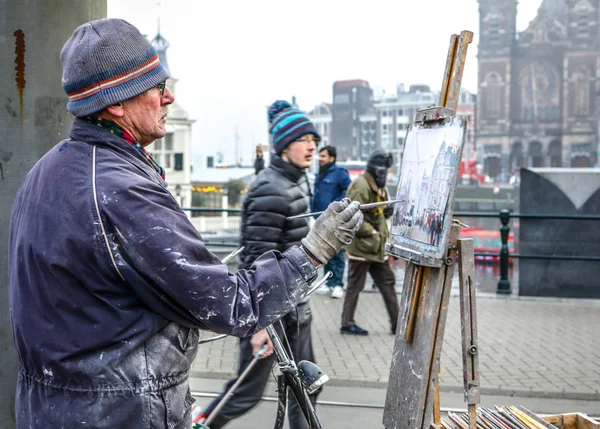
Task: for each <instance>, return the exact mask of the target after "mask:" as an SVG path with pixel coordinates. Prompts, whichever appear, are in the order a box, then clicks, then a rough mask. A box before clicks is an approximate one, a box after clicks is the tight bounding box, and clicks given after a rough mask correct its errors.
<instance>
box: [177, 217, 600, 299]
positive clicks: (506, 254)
mask: <svg viewBox="0 0 600 429" xmlns="http://www.w3.org/2000/svg"><path fill="white" fill-rule="evenodd" d="M183 210H185V211H189V212H192V213H193V212H197V213H227V214H235V215H238V216H239V215H240V214H241V210H240V209H217V208H198V207H194V208H184V209H183ZM454 217H462V218H499V219H500V238H501V241H502V246H501V248H500V251H499V253H498V254H496V253H489V252H475V256H483V257H489V256H499V258H500V280H499V281H498V287H497V289H496V293H498V294H510V293H511V292H512V290H511V286H510V280H509V279H508V267H509V260H510V258H515V259H546V260H563V261H592V262H598V261H600V256H593V255H578V256H573V255H539V254H529V253H525V254H523V253H510V250H509V248H508V236H509V233H510V226H509V222H510V220H511V219H540V220H542V219H544V220H547V219H555V220H576V221H582V220H593V221H599V220H600V215H565V214H540V213H513V212H511V211H510V210H507V209H503V210H500V212H469V211H457V212H454ZM205 243H206V244H207V245H209V246H214V247H235V246H238V245H239V243H237V242H227V241H223V240H221V241H219V240H207V241H205Z"/></svg>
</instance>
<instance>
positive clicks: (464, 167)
mask: <svg viewBox="0 0 600 429" xmlns="http://www.w3.org/2000/svg"><path fill="white" fill-rule="evenodd" d="M459 177H460V178H461V180H462V181H463V183H464V182H466V183H470V184H475V183H487V182H489V181H490V178H489V177H488V176H487V175H485V174H483V167H482V166H481V165H478V164H477V163H476V162H475V161H474V160H471V161H461V162H460V171H459Z"/></svg>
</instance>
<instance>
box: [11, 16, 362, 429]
mask: <svg viewBox="0 0 600 429" xmlns="http://www.w3.org/2000/svg"><path fill="white" fill-rule="evenodd" d="M60 57H61V62H62V66H63V74H62V85H63V88H64V90H65V92H66V93H67V96H68V99H69V101H68V103H67V106H66V108H67V110H68V111H69V112H70V113H72V114H73V115H74V116H75V120H74V122H73V126H72V128H71V130H70V132H69V138H68V139H65V140H63V141H61V142H59V143H58V144H56V146H54V147H53V148H51V149H50V150H49V151H48V153H46V154H45V155H44V156H43V157H42V158H41V159H40V160H39V161H38V162H37V163H36V164H35V166H34V167H33V168H32V169H31V171H30V172H29V173H28V174H27V175H26V176H25V178H24V180H23V182H22V184H21V186H20V187H19V190H18V192H17V194H16V196H15V201H14V205H13V208H12V214H11V221H10V232H9V243H8V299H9V307H10V317H11V325H12V333H13V339H14V343H15V347H16V349H17V355H18V359H19V373H18V380H17V388H16V395H15V409H14V411H15V419H16V427H17V428H42V427H44V428H76V427H77V428H80V427H83V426H85V427H89V428H109V427H110V428H115V429H132V428H142V427H143V428H145V429H164V428H165V427H167V426H168V427H169V428H171V429H183V428H190V427H191V425H192V418H191V405H192V403H193V402H194V398H193V397H192V395H191V394H190V389H189V383H188V378H189V373H190V368H191V365H192V362H193V361H194V358H195V356H196V353H197V351H198V337H199V329H206V330H211V331H214V332H217V333H226V334H230V335H235V336H240V337H243V336H249V335H252V334H254V333H256V332H258V331H260V330H261V329H264V328H265V327H266V326H268V325H270V324H273V323H274V322H276V321H277V320H279V318H280V317H281V316H282V315H284V314H286V313H287V312H289V311H291V310H293V309H294V307H295V306H296V304H298V303H299V302H300V301H301V300H302V299H303V296H304V294H305V292H306V291H307V290H308V288H309V285H310V283H311V282H312V281H314V280H315V279H316V277H317V270H316V266H318V265H319V264H320V263H322V262H327V260H329V258H330V257H332V256H333V255H335V254H337V253H338V252H339V250H340V249H341V248H342V247H343V246H344V245H345V244H347V242H348V240H350V239H351V236H352V233H353V231H354V229H355V228H356V223H352V222H355V221H357V219H354V218H352V217H353V216H357V215H358V216H359V217H360V216H362V215H361V214H360V211H359V208H358V203H352V204H347V202H346V204H343V203H338V204H339V206H338V207H336V209H337V210H338V212H335V211H333V210H330V209H328V211H327V212H326V213H325V214H324V215H323V216H321V217H320V218H319V219H318V220H317V222H316V223H315V225H314V226H313V228H312V229H311V231H310V232H308V231H303V234H306V233H307V232H308V235H307V237H306V239H305V240H304V241H303V244H302V246H292V247H289V248H288V249H287V250H285V251H283V248H281V250H282V252H280V251H279V249H277V248H271V249H266V248H265V251H266V250H270V251H267V252H266V253H265V254H264V255H262V256H261V257H260V258H258V259H256V261H255V262H254V264H253V265H252V266H251V267H248V269H247V270H240V271H238V272H237V273H230V272H228V270H227V266H226V265H225V264H223V263H221V261H220V260H219V258H217V257H216V256H215V255H214V254H212V253H211V252H210V251H209V250H208V249H207V247H206V245H205V243H204V242H203V240H202V237H201V236H200V234H199V233H198V231H197V230H196V229H195V228H194V226H193V225H192V223H191V222H190V220H189V219H188V217H187V215H186V214H185V213H184V211H183V210H182V209H181V207H179V204H178V203H177V201H176V200H175V199H174V198H173V196H172V195H171V193H170V192H169V191H168V189H167V183H166V182H165V170H164V169H163V168H161V167H160V165H158V164H157V162H156V161H155V160H154V158H153V157H152V156H151V155H150V154H149V153H148V151H147V150H146V147H148V146H149V145H151V144H152V143H153V142H154V141H155V140H157V139H160V138H163V137H165V135H166V134H167V128H166V125H165V124H166V118H167V114H168V109H169V105H170V104H172V103H173V101H174V99H175V98H174V96H173V93H172V92H171V91H170V89H169V86H168V83H167V79H168V78H169V74H168V71H167V70H166V68H165V67H164V66H163V65H161V63H160V59H159V56H158V55H157V54H156V51H155V50H154V48H153V47H152V46H151V45H150V43H149V42H148V40H147V39H146V38H145V37H144V36H143V35H142V34H141V33H140V32H139V30H138V29H137V28H135V27H134V26H132V25H131V24H129V23H127V22H125V21H123V20H120V19H101V20H97V21H92V22H88V23H86V24H83V25H81V26H80V27H78V28H77V29H76V30H75V31H74V33H73V35H72V36H71V37H70V38H69V39H68V40H67V42H66V43H65V45H64V47H63V49H62V51H61V55H60ZM48 138H49V139H51V138H53V137H51V136H49V137H48ZM340 210H342V211H340ZM351 218H352V220H351V221H350V222H349V221H348V220H349V219H351ZM358 220H360V219H358ZM332 222H333V228H332ZM340 234H342V236H340ZM319 243H320V244H319ZM6 346H7V345H6V344H5V345H4V347H6Z"/></svg>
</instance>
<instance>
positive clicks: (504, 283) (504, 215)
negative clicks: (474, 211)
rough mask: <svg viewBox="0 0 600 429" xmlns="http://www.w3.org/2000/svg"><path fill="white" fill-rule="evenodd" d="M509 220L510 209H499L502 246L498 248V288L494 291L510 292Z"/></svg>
mask: <svg viewBox="0 0 600 429" xmlns="http://www.w3.org/2000/svg"><path fill="white" fill-rule="evenodd" d="M509 221H510V211H508V210H507V209H502V210H500V222H501V223H502V225H501V226H500V237H501V238H502V247H501V249H500V281H499V282H498V289H496V293H501V294H506V295H508V294H510V293H511V292H512V291H511V289H510V281H509V280H508V233H509V231H510V227H509V226H508V222H509Z"/></svg>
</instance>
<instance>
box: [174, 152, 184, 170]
mask: <svg viewBox="0 0 600 429" xmlns="http://www.w3.org/2000/svg"><path fill="white" fill-rule="evenodd" d="M175 171H183V153H181V152H179V153H176V154H175Z"/></svg>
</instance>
